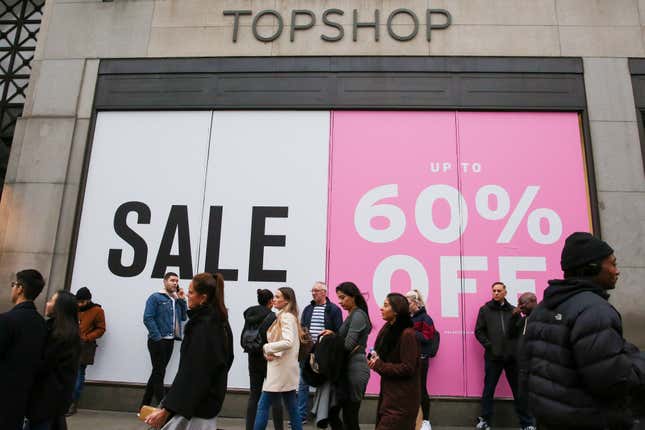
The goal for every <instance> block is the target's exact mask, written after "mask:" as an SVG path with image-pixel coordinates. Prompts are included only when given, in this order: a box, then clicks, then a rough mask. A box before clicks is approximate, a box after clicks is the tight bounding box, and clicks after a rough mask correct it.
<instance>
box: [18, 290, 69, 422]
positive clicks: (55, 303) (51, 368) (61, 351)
mask: <svg viewBox="0 0 645 430" xmlns="http://www.w3.org/2000/svg"><path fill="white" fill-rule="evenodd" d="M45 315H46V316H48V317H49V319H48V320H47V342H46V343H45V351H44V355H43V361H42V365H41V367H40V369H39V370H38V372H37V376H36V379H35V381H36V382H35V383H34V386H33V387H32V391H31V395H30V398H29V407H28V412H27V418H28V423H27V424H25V429H28V430H61V429H66V428H67V425H66V423H65V412H67V410H68V409H69V406H70V405H71V404H72V394H73V391H74V386H75V384H76V373H77V371H78V360H79V357H80V353H81V340H80V337H79V334H78V333H79V331H78V306H77V304H76V297H74V295H73V294H71V293H70V292H68V291H62V290H61V291H58V292H56V293H54V295H53V296H52V297H51V298H50V299H49V301H48V302H47V305H46V307H45Z"/></svg>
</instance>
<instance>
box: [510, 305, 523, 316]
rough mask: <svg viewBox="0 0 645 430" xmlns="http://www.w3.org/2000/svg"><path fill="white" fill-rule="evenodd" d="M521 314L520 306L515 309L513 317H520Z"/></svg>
mask: <svg viewBox="0 0 645 430" xmlns="http://www.w3.org/2000/svg"><path fill="white" fill-rule="evenodd" d="M521 313H522V309H520V307H519V306H516V307H515V308H513V313H512V315H519V314H521Z"/></svg>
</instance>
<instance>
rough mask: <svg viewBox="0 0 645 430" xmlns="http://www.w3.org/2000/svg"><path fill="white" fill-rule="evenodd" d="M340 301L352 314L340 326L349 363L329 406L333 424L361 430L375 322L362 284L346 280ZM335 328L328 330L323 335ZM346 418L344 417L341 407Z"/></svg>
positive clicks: (334, 429) (336, 429)
mask: <svg viewBox="0 0 645 430" xmlns="http://www.w3.org/2000/svg"><path fill="white" fill-rule="evenodd" d="M336 295H337V296H338V304H339V305H340V306H341V307H342V308H343V309H345V310H346V311H347V312H348V313H349V315H348V316H347V318H346V319H345V321H344V322H343V324H342V325H341V326H340V328H339V329H338V335H339V336H342V337H344V338H345V352H346V353H347V355H346V357H347V363H346V365H345V369H344V370H343V373H342V375H341V377H340V379H339V381H338V382H337V383H336V384H335V386H334V390H333V391H334V396H333V397H334V400H333V401H332V407H331V408H330V410H329V424H330V426H331V428H332V430H343V429H345V430H359V425H358V412H359V410H360V407H361V401H362V400H363V396H364V395H365V389H366V388H367V381H369V379H370V369H369V368H368V367H367V359H366V357H365V347H366V345H367V336H368V335H369V333H370V331H371V330H372V323H371V321H370V317H369V314H368V310H367V303H366V302H365V298H364V297H363V295H362V294H361V292H360V290H359V289H358V287H357V286H356V285H355V284H354V283H352V282H343V283H342V284H340V285H338V286H337V287H336ZM330 332H331V331H329V330H325V331H324V332H323V333H322V335H324V334H328V333H330ZM341 409H342V411H343V420H342V422H341V420H340V417H339V415H340V411H341Z"/></svg>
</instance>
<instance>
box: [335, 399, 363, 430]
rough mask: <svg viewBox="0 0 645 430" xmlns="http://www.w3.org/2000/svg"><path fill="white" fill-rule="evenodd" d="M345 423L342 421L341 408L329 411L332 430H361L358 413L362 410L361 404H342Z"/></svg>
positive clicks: (346, 402) (347, 402) (337, 407)
mask: <svg viewBox="0 0 645 430" xmlns="http://www.w3.org/2000/svg"><path fill="white" fill-rule="evenodd" d="M342 405H343V406H342V410H343V421H341V420H340V417H339V415H340V410H341V407H339V406H334V407H333V408H331V409H330V410H329V425H330V426H331V430H360V426H359V424H358V412H359V411H360V409H361V402H349V401H345V402H343V403H342Z"/></svg>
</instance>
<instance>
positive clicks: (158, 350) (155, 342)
mask: <svg viewBox="0 0 645 430" xmlns="http://www.w3.org/2000/svg"><path fill="white" fill-rule="evenodd" d="M163 286H164V288H163V289H162V290H161V291H158V292H156V293H153V294H151V295H150V297H148V300H147V301H146V308H145V311H144V312H143V323H144V324H145V326H146V328H147V329H148V351H149V352H150V361H152V373H151V374H150V378H149V379H148V384H147V385H146V391H145V393H144V395H143V400H142V401H141V405H142V406H143V405H150V404H151V402H152V397H153V395H154V397H156V398H157V403H156V404H159V402H161V400H162V399H163V396H164V385H163V380H164V376H165V375H166V366H167V365H168V362H169V361H170V357H171V356H172V348H173V344H174V342H175V340H181V325H182V322H184V321H186V315H187V314H186V311H187V307H186V296H185V293H184V290H182V289H181V288H179V277H178V276H177V274H176V273H173V272H168V273H166V274H165V275H164V277H163Z"/></svg>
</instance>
